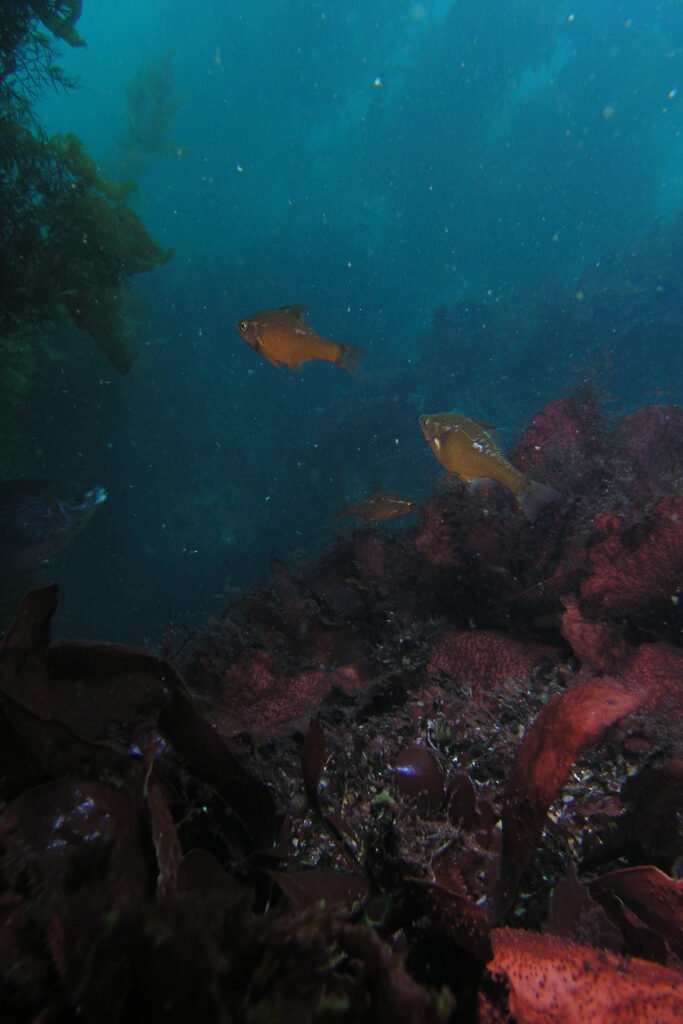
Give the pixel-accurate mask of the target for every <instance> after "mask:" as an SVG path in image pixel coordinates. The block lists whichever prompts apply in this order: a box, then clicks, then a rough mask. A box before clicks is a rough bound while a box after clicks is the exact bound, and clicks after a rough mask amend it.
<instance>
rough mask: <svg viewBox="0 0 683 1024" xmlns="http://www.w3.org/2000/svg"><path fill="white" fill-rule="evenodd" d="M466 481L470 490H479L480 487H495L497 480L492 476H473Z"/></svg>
mask: <svg viewBox="0 0 683 1024" xmlns="http://www.w3.org/2000/svg"><path fill="white" fill-rule="evenodd" d="M465 483H466V485H467V490H468V491H478V490H479V488H480V487H493V486H494V484H495V483H496V481H495V480H494V479H493V478H492V477H490V476H473V477H470V478H469V479H467V480H465Z"/></svg>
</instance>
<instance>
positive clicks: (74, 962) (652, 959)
mask: <svg viewBox="0 0 683 1024" xmlns="http://www.w3.org/2000/svg"><path fill="white" fill-rule="evenodd" d="M681 417H683V413H682V412H681V410H676V409H672V408H669V407H661V406H654V407H649V408H648V409H645V410H640V411H639V412H638V413H633V414H631V415H630V416H629V417H626V418H625V419H624V420H623V421H622V422H621V423H620V424H618V425H617V427H616V428H615V429H614V430H613V431H612V433H611V434H609V432H608V431H607V430H606V428H605V426H604V424H603V423H602V422H601V419H600V415H599V413H598V410H597V406H596V404H595V402H594V401H593V400H592V399H590V398H587V397H583V398H581V399H578V398H565V399H558V400H557V401H554V402H551V403H549V404H548V406H546V408H545V409H543V410H541V412H539V413H538V414H537V416H535V417H534V419H533V421H532V423H531V424H530V426H529V428H528V430H527V432H526V433H525V435H524V437H523V438H522V441H521V442H520V444H519V447H518V449H517V452H516V454H515V459H516V460H517V464H518V465H520V466H521V467H522V468H523V469H524V470H525V471H526V472H529V471H530V472H532V473H533V476H534V478H539V479H542V480H548V481H549V482H551V483H552V485H553V486H554V487H556V488H557V489H558V490H560V491H561V492H563V494H564V498H563V500H561V501H559V502H558V503H557V504H556V505H555V506H553V513H552V515H549V514H548V515H543V516H541V517H539V519H538V520H537V521H536V522H535V523H533V524H532V523H528V522H526V521H525V520H524V517H522V516H520V515H518V514H517V512H516V510H515V508H514V505H513V503H512V502H511V501H510V500H509V496H507V495H506V494H505V493H503V492H502V490H501V489H500V488H498V489H495V488H493V489H482V490H480V491H478V492H477V493H475V494H471V493H469V492H467V491H465V490H464V489H463V488H460V487H457V488H453V489H451V490H449V491H446V492H444V493H441V494H440V495H439V496H437V497H434V498H431V499H430V500H428V501H427V502H426V504H425V505H424V507H423V509H422V516H421V520H420V522H419V524H418V525H417V526H416V527H414V528H413V529H411V530H409V531H406V532H405V533H403V534H402V535H401V536H393V535H391V534H390V533H384V532H382V531H381V530H379V529H373V528H371V529H364V530H361V531H355V532H350V533H347V534H345V535H344V536H342V537H340V538H339V539H338V540H337V541H336V542H335V543H334V544H333V545H332V547H331V548H330V549H329V550H328V551H326V552H325V553H324V554H323V555H322V556H321V557H320V558H319V559H318V560H317V561H315V562H313V563H311V564H310V565H308V566H304V567H303V568H301V569H299V570H298V571H296V572H294V571H292V570H291V569H290V568H289V567H288V566H287V565H285V564H284V563H283V562H281V561H279V560H278V559H275V558H273V560H272V562H271V570H272V580H271V581H270V582H269V583H266V584H264V585H263V586H261V587H259V588H257V589H255V590H253V591H252V592H250V593H249V594H248V595H245V597H244V598H242V599H241V600H240V601H238V602H236V603H235V604H234V605H233V606H231V607H230V608H229V609H228V611H227V612H226V614H225V615H224V616H223V617H222V618H221V619H220V620H217V621H215V622H213V623H212V624H210V626H209V627H207V629H206V630H205V632H204V633H202V634H200V635H198V636H197V637H195V638H194V639H192V640H191V642H190V643H189V644H188V645H187V647H186V648H185V650H184V652H183V658H182V664H177V665H176V664H174V665H171V664H169V663H168V661H165V660H164V659H160V658H156V657H155V656H154V655H152V654H150V653H149V652H145V651H138V650H134V649H130V648H125V647H118V646H113V645H106V644H78V643H59V644H55V643H52V642H51V639H50V620H51V617H52V614H53V612H54V610H55V607H56V600H57V593H56V589H55V588H45V589H44V590H42V591H37V592H34V593H33V594H30V595H28V596H27V598H26V599H25V600H24V602H23V603H22V605H21V607H20V609H19V611H18V614H17V618H16V621H15V624H14V625H13V627H12V628H11V629H10V630H9V632H8V634H7V636H6V638H5V641H4V643H3V644H2V645H1V646H0V777H1V780H2V786H1V792H0V798H1V799H2V801H3V807H4V810H3V811H2V813H0V845H2V849H3V851H4V858H3V860H2V863H1V864H0V874H1V875H2V882H3V886H4V893H5V896H4V907H5V910H4V913H3V929H2V930H0V931H1V933H2V938H1V939H0V968H2V972H3V976H4V977H6V978H12V979H13V981H12V984H11V986H10V989H11V990H10V989H8V993H7V1000H6V1002H5V1005H7V1006H10V1008H11V1013H12V1014H13V1016H12V1015H10V1017H8V1019H17V1020H19V1019H42V1017H48V1016H50V1017H51V1016H55V1017H57V1016H59V1017H60V1019H61V1017H64V1018H65V1019H66V1018H67V1017H71V1016H73V1013H74V1012H75V1009H76V1008H79V1012H81V1011H82V1015H83V1017H84V1019H85V1020H96V1019H98V1012H99V1009H98V1008H99V1007H101V1005H102V1001H103V1000H106V1004H107V1006H108V1007H109V1010H108V1012H109V1017H108V1019H110V1020H111V1021H112V1024H118V1022H119V1021H124V1020H126V1019H130V1018H131V1016H135V1015H140V1014H141V1013H143V1012H144V1013H146V1014H147V1015H148V1016H149V1015H150V1014H151V1015H152V1016H154V1015H155V1014H156V1015H157V1016H158V1015H159V1013H160V1012H161V1008H162V1007H163V1006H165V1005H167V1003H169V1001H170V1002H171V1003H172V1004H173V1006H174V1007H175V1008H176V1010H177V1016H176V1018H174V1019H190V1018H191V1017H192V1016H193V1014H194V1015H195V1016H196V1014H197V1013H198V1012H199V1011H201V1013H200V1015H201V1014H204V1015H205V1016H204V1017H203V1019H228V1018H230V1019H232V1018H233V1017H235V1019H237V1018H238V1017H241V1016H244V1014H245V1013H247V1014H248V1015H251V1016H254V1017H256V1016H259V1017H263V1018H264V1019H265V1018H267V1017H273V1016H274V1015H278V1014H279V1016H280V1018H282V1019H283V1018H284V1016H287V1019H307V1020H311V1021H320V1022H321V1024H322V1022H325V1021H327V1020H329V1019H331V1014H332V1015H333V1016H334V1019H335V1020H339V1021H349V1022H351V1021H364V1020H373V1019H398V1017H399V1016H400V1018H401V1019H402V1020H403V1019H406V1020H410V1021H414V1022H415V1024H422V1022H430V1024H431V1022H432V1021H434V1022H436V1021H437V1020H438V1021H444V1020H454V1019H458V1020H460V1019H462V1020H464V1021H467V1020H475V1019H478V1020H480V1021H482V1022H486V1021H488V1022H489V1024H494V1022H495V1024H498V1022H503V1021H505V1022H507V1021H509V1020H511V1019H512V1018H513V1017H514V1019H515V1020H516V1021H518V1022H519V1024H540V1022H541V1021H542V1022H543V1024H572V1022H573V1021H576V1022H577V1024H579V1022H580V1024H589V1022H590V1021H591V1020H595V1021H596V1022H597V1021H600V1022H601V1024H626V1022H628V1021H633V1022H634V1024H635V1022H636V1021H637V1022H641V1021H645V1022H649V1021H653V1022H654V1021H655V1020H656V1021H659V1022H661V1024H669V1022H670V1021H678V1020H680V1019H683V974H682V973H681V961H682V959H683V947H682V946H681V941H680V935H681V930H682V928H681V926H682V923H683V919H682V913H683V911H682V909H681V907H682V896H681V881H680V874H681V865H682V864H683V836H681V834H680V831H679V830H676V829H675V828H672V822H673V821H674V820H675V818H676V815H677V813H678V811H679V809H680V804H681V792H682V789H681V787H682V785H683V781H682V780H683V768H682V767H681V766H682V765H683V725H682V724H681V723H682V721H683V647H681V644H680V640H681V635H682V634H681V629H682V628H683V621H682V619H681V609H680V600H681V595H680V585H681V584H680V581H681V579H682V578H683V533H682V528H681V523H682V522H683V496H682V495H681V487H680V476H681V465H680V458H681V452H680V444H679V443H678V442H677V438H678V437H679V436H680V423H681ZM662 448H664V449H665V451H662V450H661V449H662ZM179 660H180V659H179ZM511 924H514V925H515V927H514V928H511V927H505V926H506V925H511ZM539 928H544V929H546V933H545V934H538V932H537V930H538V929H539ZM549 933H554V934H549ZM264 963H267V964H269V965H271V967H272V969H269V971H268V972H265V973H264V972H263V964H264ZM17 965H19V967H20V970H18V969H17ZM255 977H258V978H260V979H261V982H260V983H259V986H256V987H255V986H254V985H253V982H252V981H251V979H253V978H255ZM257 989H258V991H257ZM196 993H201V1000H200V1002H201V1006H199V1003H198V1002H197V999H198V997H197V996H196V995H192V997H191V994H196ZM198 1006H199V1011H198ZM456 1015H457V1016H456Z"/></svg>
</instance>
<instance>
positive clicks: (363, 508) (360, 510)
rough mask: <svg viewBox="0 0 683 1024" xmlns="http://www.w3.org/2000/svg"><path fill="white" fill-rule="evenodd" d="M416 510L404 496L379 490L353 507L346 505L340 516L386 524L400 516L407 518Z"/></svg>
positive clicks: (395, 492) (371, 492) (366, 496)
mask: <svg viewBox="0 0 683 1024" xmlns="http://www.w3.org/2000/svg"><path fill="white" fill-rule="evenodd" d="M414 509H415V506H414V504H413V503H412V501H411V500H410V498H406V496H405V495H404V494H400V493H399V492H398V491H385V490H383V489H382V488H377V489H375V490H374V491H370V492H369V493H368V494H366V495H365V497H363V498H361V499H360V501H356V502H354V504H353V505H346V506H345V507H344V508H343V509H342V510H341V512H340V513H339V515H340V516H358V518H359V519H365V520H367V522H375V523H385V522H388V520H390V519H398V518H399V516H407V515H409V514H410V513H411V512H412V511H413V510H414Z"/></svg>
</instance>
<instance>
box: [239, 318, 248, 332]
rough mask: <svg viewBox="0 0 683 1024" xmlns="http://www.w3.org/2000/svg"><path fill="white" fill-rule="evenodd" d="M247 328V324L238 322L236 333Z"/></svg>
mask: <svg viewBox="0 0 683 1024" xmlns="http://www.w3.org/2000/svg"><path fill="white" fill-rule="evenodd" d="M247 326H248V324H247V321H246V320H240V322H239V323H238V325H237V330H238V331H246V329H247Z"/></svg>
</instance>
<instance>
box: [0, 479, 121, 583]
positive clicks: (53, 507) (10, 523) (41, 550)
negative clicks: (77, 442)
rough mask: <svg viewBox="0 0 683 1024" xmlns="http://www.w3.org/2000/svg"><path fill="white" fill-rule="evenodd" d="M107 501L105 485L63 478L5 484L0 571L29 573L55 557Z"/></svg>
mask: <svg viewBox="0 0 683 1024" xmlns="http://www.w3.org/2000/svg"><path fill="white" fill-rule="evenodd" d="M106 497H107V492H106V491H105V490H104V488H103V487H88V488H82V487H78V486H76V485H74V484H70V483H65V482H64V481H63V480H4V481H0V572H4V573H17V572H26V571H27V570H29V569H34V568H35V567H36V566H37V565H40V563H41V562H43V561H45V560H46V559H48V558H52V557H53V555H56V554H57V552H59V551H61V550H62V548H63V547H65V546H66V545H67V544H68V543H69V541H70V540H71V539H72V538H73V537H74V536H75V535H76V534H77V533H78V531H79V530H81V529H83V527H84V526H85V524H86V523H87V522H88V520H89V519H90V517H91V516H92V514H93V512H94V511H95V509H96V508H97V506H98V505H101V504H102V502H103V501H104V500H105V499H106Z"/></svg>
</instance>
